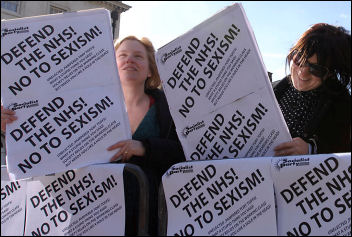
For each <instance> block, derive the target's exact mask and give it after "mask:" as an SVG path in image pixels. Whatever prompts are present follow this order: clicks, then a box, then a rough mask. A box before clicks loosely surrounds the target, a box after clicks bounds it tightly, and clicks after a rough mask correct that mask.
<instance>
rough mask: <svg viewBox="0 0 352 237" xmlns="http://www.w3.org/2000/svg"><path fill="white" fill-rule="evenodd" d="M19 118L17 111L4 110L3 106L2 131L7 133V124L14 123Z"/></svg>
mask: <svg viewBox="0 0 352 237" xmlns="http://www.w3.org/2000/svg"><path fill="white" fill-rule="evenodd" d="M16 119H17V117H16V116H15V111H13V110H11V109H4V107H3V106H2V105H1V131H3V132H5V131H6V124H8V123H12V122H13V121H15V120H16Z"/></svg>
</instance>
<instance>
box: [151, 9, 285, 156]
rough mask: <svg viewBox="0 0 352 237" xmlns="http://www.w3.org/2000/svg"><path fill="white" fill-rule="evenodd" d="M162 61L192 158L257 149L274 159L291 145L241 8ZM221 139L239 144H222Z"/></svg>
mask: <svg viewBox="0 0 352 237" xmlns="http://www.w3.org/2000/svg"><path fill="white" fill-rule="evenodd" d="M156 59H157V65H158V70H159V72H160V76H161V79H162V81H163V89H164V91H165V94H166V97H167V100H168V103H169V107H170V111H171V115H172V117H173V119H174V121H175V124H176V130H177V133H178V136H179V138H180V141H181V143H182V146H183V149H184V152H185V154H186V158H187V159H188V160H200V159H215V158H218V159H219V158H223V157H232V158H235V157H245V156H246V155H248V156H250V155H253V156H255V154H257V152H251V151H250V149H251V148H252V150H258V149H262V150H265V152H259V153H260V155H262V156H271V155H273V154H274V153H273V148H274V147H275V146H276V145H278V144H279V143H282V142H286V141H290V140H291V136H290V134H289V131H288V129H287V126H286V123H285V121H284V119H283V116H282V113H281V110H280V108H279V106H278V104H277V101H276V99H275V96H274V93H273V90H272V88H271V83H270V81H269V78H268V75H267V71H266V69H265V66H264V64H263V61H262V58H261V55H260V52H259V49H258V46H257V44H256V41H255V38H254V34H253V31H252V29H251V27H250V25H249V22H248V20H247V18H246V15H245V13H244V10H243V8H242V5H241V4H234V5H232V6H230V7H227V8H226V9H224V10H223V11H221V12H219V13H218V14H216V15H214V16H212V17H211V18H209V19H207V20H206V21H204V22H203V23H201V24H199V25H198V26H196V27H194V28H193V29H192V30H190V31H189V32H187V33H185V34H184V35H182V36H180V37H178V38H177V39H175V40H173V41H172V42H170V43H168V44H167V45H165V46H163V47H162V48H160V49H158V51H157V53H156ZM244 101H245V102H244ZM247 105H248V106H247ZM219 114H221V117H220V118H219V117H218V116H219ZM262 117H265V119H264V120H262ZM218 120H220V121H218ZM259 120H261V121H259ZM263 129H264V130H265V131H263ZM262 131H263V132H262ZM271 132H274V135H273V134H271ZM190 133H192V135H191V136H190ZM270 134H271V135H270ZM222 137H233V138H236V137H239V140H238V141H236V140H232V138H231V139H229V140H228V141H226V142H223V144H216V142H217V143H220V140H221V139H222ZM249 137H250V138H251V140H249ZM273 137H275V138H273ZM262 139H264V141H262V142H259V141H261V140H262ZM255 140H257V146H256V145H253V143H254V141H255ZM214 142H215V143H214ZM203 143H207V145H204V144H203ZM209 143H213V144H209ZM263 144H266V145H263ZM217 146H221V147H220V148H218V150H223V152H221V154H219V153H220V152H219V151H215V150H216V149H217V148H216V147H217ZM262 146H263V148H261V147H262ZM235 150H237V151H235ZM239 150H241V152H239ZM214 151H215V152H214ZM194 152H198V155H192V154H193V153H194ZM209 153H210V155H209V156H208V154H209ZM211 153H217V154H216V155H212V154H211Z"/></svg>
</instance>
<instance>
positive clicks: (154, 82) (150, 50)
mask: <svg viewBox="0 0 352 237" xmlns="http://www.w3.org/2000/svg"><path fill="white" fill-rule="evenodd" d="M126 40H135V41H138V42H139V43H141V44H142V45H143V46H144V48H145V49H146V51H147V57H148V63H149V70H150V73H151V77H150V78H148V79H147V80H146V82H145V85H144V88H145V90H147V89H156V88H159V87H160V85H161V80H160V75H159V72H158V68H157V66H156V61H155V49H154V46H153V44H152V42H151V41H150V40H149V39H148V38H146V37H143V38H141V39H138V38H137V37H136V36H127V37H125V38H123V39H122V40H121V41H119V42H115V51H117V49H118V48H119V47H120V45H121V44H122V43H123V42H124V41H126Z"/></svg>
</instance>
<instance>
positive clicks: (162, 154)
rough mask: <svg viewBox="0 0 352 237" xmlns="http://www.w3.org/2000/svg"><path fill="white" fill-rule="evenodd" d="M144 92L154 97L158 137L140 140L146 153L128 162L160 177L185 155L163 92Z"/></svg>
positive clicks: (183, 158)
mask: <svg viewBox="0 0 352 237" xmlns="http://www.w3.org/2000/svg"><path fill="white" fill-rule="evenodd" d="M146 93H147V94H148V95H151V96H152V97H153V98H154V99H155V106H156V111H157V112H156V114H157V120H158V122H159V127H160V137H159V138H156V137H152V138H148V139H143V140H141V142H142V143H143V145H144V147H145V149H146V154H145V156H144V157H132V158H131V161H130V162H131V163H134V164H137V165H139V166H141V167H142V168H147V169H150V170H152V171H154V172H155V173H156V174H157V177H158V179H160V178H161V176H162V175H163V174H164V173H165V172H166V171H167V170H168V169H169V168H170V167H171V166H172V165H174V164H176V163H179V162H183V161H185V155H184V153H183V149H182V146H181V143H180V141H179V139H178V136H177V133H176V128H175V124H174V122H173V120H172V117H171V114H170V111H169V106H168V104H167V101H166V97H165V94H164V92H163V91H161V90H157V89H155V90H147V91H146Z"/></svg>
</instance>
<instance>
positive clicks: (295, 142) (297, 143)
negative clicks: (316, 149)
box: [274, 137, 309, 156]
mask: <svg viewBox="0 0 352 237" xmlns="http://www.w3.org/2000/svg"><path fill="white" fill-rule="evenodd" d="M274 151H275V156H293V155H307V154H308V152H309V145H308V143H306V142H305V141H304V140H303V139H302V138H300V137H295V138H293V139H292V141H291V142H284V143H281V144H280V145H278V146H277V147H275V148H274Z"/></svg>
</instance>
